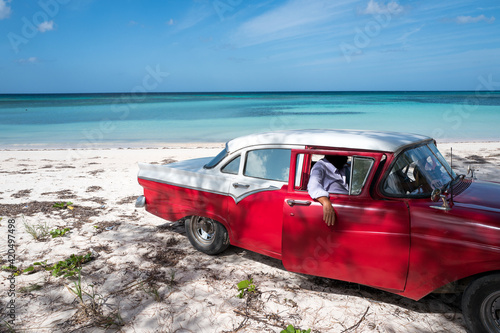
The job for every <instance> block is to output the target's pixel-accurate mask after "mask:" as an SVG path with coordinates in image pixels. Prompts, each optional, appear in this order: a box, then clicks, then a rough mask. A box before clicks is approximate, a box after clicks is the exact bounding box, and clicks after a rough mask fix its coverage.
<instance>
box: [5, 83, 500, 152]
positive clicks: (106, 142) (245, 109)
mask: <svg viewBox="0 0 500 333" xmlns="http://www.w3.org/2000/svg"><path fill="white" fill-rule="evenodd" d="M499 125H500V92H484V91H483V92H473V91H472V92H276V93H271V92H266V93H154V94H138V95H134V94H49V95H43V94H39V95H22V94H21V95H0V148H2V149H15V148H27V149H29V148H44V147H60V148H80V147H90V148H92V147H148V146H158V145H160V146H161V145H163V144H168V143H172V142H223V141H227V140H229V139H231V138H234V137H237V136H240V135H244V134H249V133H255V132H262V131H273V130H282V129H300V128H304V129H305V128H341V129H368V130H387V131H400V132H411V133H420V134H425V135H429V136H432V137H434V138H436V139H437V140H438V142H444V141H471V140H478V141H488V140H500V131H499Z"/></svg>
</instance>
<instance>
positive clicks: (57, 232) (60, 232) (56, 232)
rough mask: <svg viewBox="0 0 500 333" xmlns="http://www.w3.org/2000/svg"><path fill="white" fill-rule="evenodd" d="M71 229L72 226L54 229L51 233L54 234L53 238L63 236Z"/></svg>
mask: <svg viewBox="0 0 500 333" xmlns="http://www.w3.org/2000/svg"><path fill="white" fill-rule="evenodd" d="M70 230H71V229H70V228H64V229H54V230H51V231H50V234H51V235H52V238H56V237H62V236H64V235H65V234H66V233H67V232H68V231H70Z"/></svg>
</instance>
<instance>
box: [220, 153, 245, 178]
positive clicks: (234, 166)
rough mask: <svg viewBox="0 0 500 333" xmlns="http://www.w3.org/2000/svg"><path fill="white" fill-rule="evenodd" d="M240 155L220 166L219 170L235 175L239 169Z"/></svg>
mask: <svg viewBox="0 0 500 333" xmlns="http://www.w3.org/2000/svg"><path fill="white" fill-rule="evenodd" d="M240 161H241V155H240V156H238V157H236V158H234V159H233V160H232V161H231V162H229V163H228V164H226V165H225V166H223V167H222V169H221V170H220V171H222V172H224V173H230V174H232V175H237V174H238V171H239V170H240Z"/></svg>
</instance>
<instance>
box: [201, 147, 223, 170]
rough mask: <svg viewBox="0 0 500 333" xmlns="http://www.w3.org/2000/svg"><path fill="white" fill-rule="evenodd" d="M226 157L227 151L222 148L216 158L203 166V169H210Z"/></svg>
mask: <svg viewBox="0 0 500 333" xmlns="http://www.w3.org/2000/svg"><path fill="white" fill-rule="evenodd" d="M226 156H227V150H226V148H224V149H223V150H222V151H221V152H220V153H219V154H218V155H217V156H215V157H214V158H213V159H212V160H211V161H210V162H208V163H207V164H205V166H204V168H205V169H212V168H213V167H215V166H216V165H217V164H219V162H220V161H222V160H223V159H224V157H226Z"/></svg>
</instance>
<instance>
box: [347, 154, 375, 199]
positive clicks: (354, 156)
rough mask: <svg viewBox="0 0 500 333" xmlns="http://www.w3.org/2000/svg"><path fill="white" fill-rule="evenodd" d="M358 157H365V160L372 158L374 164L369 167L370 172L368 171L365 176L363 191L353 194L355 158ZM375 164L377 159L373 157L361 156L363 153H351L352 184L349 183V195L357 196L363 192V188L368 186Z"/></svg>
mask: <svg viewBox="0 0 500 333" xmlns="http://www.w3.org/2000/svg"><path fill="white" fill-rule="evenodd" d="M356 158H359V159H364V160H371V161H372V164H371V165H370V168H369V169H368V172H367V173H366V175H365V178H364V179H363V183H362V185H361V191H360V192H359V193H358V194H352V186H351V185H352V179H353V175H354V160H355V159H356ZM374 165H375V159H374V158H373V157H369V156H361V155H351V172H350V175H349V182H350V184H349V196H353V197H357V196H358V195H360V194H361V193H363V190H364V188H365V186H366V183H367V180H368V177H369V176H370V174H371V172H372V169H373V166H374Z"/></svg>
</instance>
